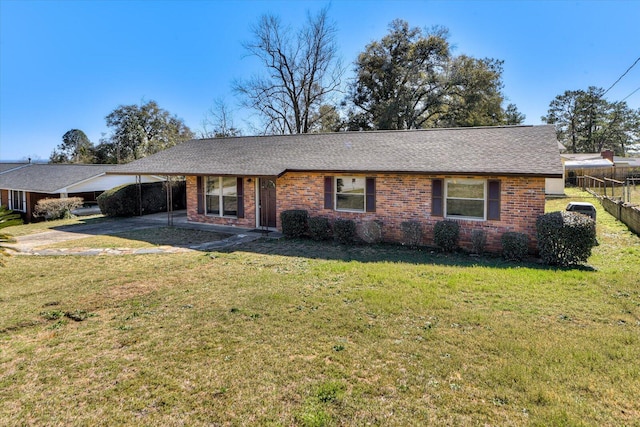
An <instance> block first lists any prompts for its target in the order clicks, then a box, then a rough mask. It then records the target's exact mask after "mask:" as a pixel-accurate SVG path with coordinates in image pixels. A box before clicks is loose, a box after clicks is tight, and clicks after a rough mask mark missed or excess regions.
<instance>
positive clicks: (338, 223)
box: [333, 219, 356, 245]
mask: <svg viewBox="0 0 640 427" xmlns="http://www.w3.org/2000/svg"><path fill="white" fill-rule="evenodd" d="M333 237H334V238H335V239H336V240H337V241H338V242H339V243H342V244H343V245H351V244H353V243H354V242H355V237H356V223H355V221H353V220H352V219H336V220H335V221H334V222H333Z"/></svg>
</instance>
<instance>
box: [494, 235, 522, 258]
mask: <svg viewBox="0 0 640 427" xmlns="http://www.w3.org/2000/svg"><path fill="white" fill-rule="evenodd" d="M500 240H501V241H502V257H503V258H504V259H506V260H507V261H522V260H524V259H525V258H526V257H527V254H528V253H529V236H527V235H526V234H524V233H516V232H515V231H507V232H506V233H504V234H503V235H502V238H501V239H500Z"/></svg>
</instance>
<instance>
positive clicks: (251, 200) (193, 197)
mask: <svg viewBox="0 0 640 427" xmlns="http://www.w3.org/2000/svg"><path fill="white" fill-rule="evenodd" d="M249 181H251V182H249ZM256 182H257V179H256V178H253V177H244V178H243V183H244V185H243V187H244V188H243V190H244V191H243V199H244V218H231V217H219V216H213V215H204V214H198V191H197V187H196V177H195V176H187V218H188V219H189V221H195V222H204V223H207V224H217V225H236V226H238V227H246V228H253V227H255V226H256V187H255V185H256Z"/></svg>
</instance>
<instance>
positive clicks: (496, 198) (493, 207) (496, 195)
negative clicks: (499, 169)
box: [487, 181, 500, 220]
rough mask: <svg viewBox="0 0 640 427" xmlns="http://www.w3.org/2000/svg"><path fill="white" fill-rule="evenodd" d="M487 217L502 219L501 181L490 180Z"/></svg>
mask: <svg viewBox="0 0 640 427" xmlns="http://www.w3.org/2000/svg"><path fill="white" fill-rule="evenodd" d="M487 219H495V220H499V219H500V181H489V197H487Z"/></svg>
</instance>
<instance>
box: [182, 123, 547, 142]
mask: <svg viewBox="0 0 640 427" xmlns="http://www.w3.org/2000/svg"><path fill="white" fill-rule="evenodd" d="M545 126H552V125H548V124H542V125H497V126H459V127H446V128H423V129H374V130H348V131H339V132H317V133H285V134H270V135H238V136H226V137H220V138H194V139H191V140H190V141H223V140H233V139H248V138H251V139H261V138H274V137H278V138H295V137H300V136H304V135H316V136H322V135H345V134H351V135H354V134H384V133H418V132H439V131H462V130H487V129H515V128H534V127H545Z"/></svg>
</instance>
